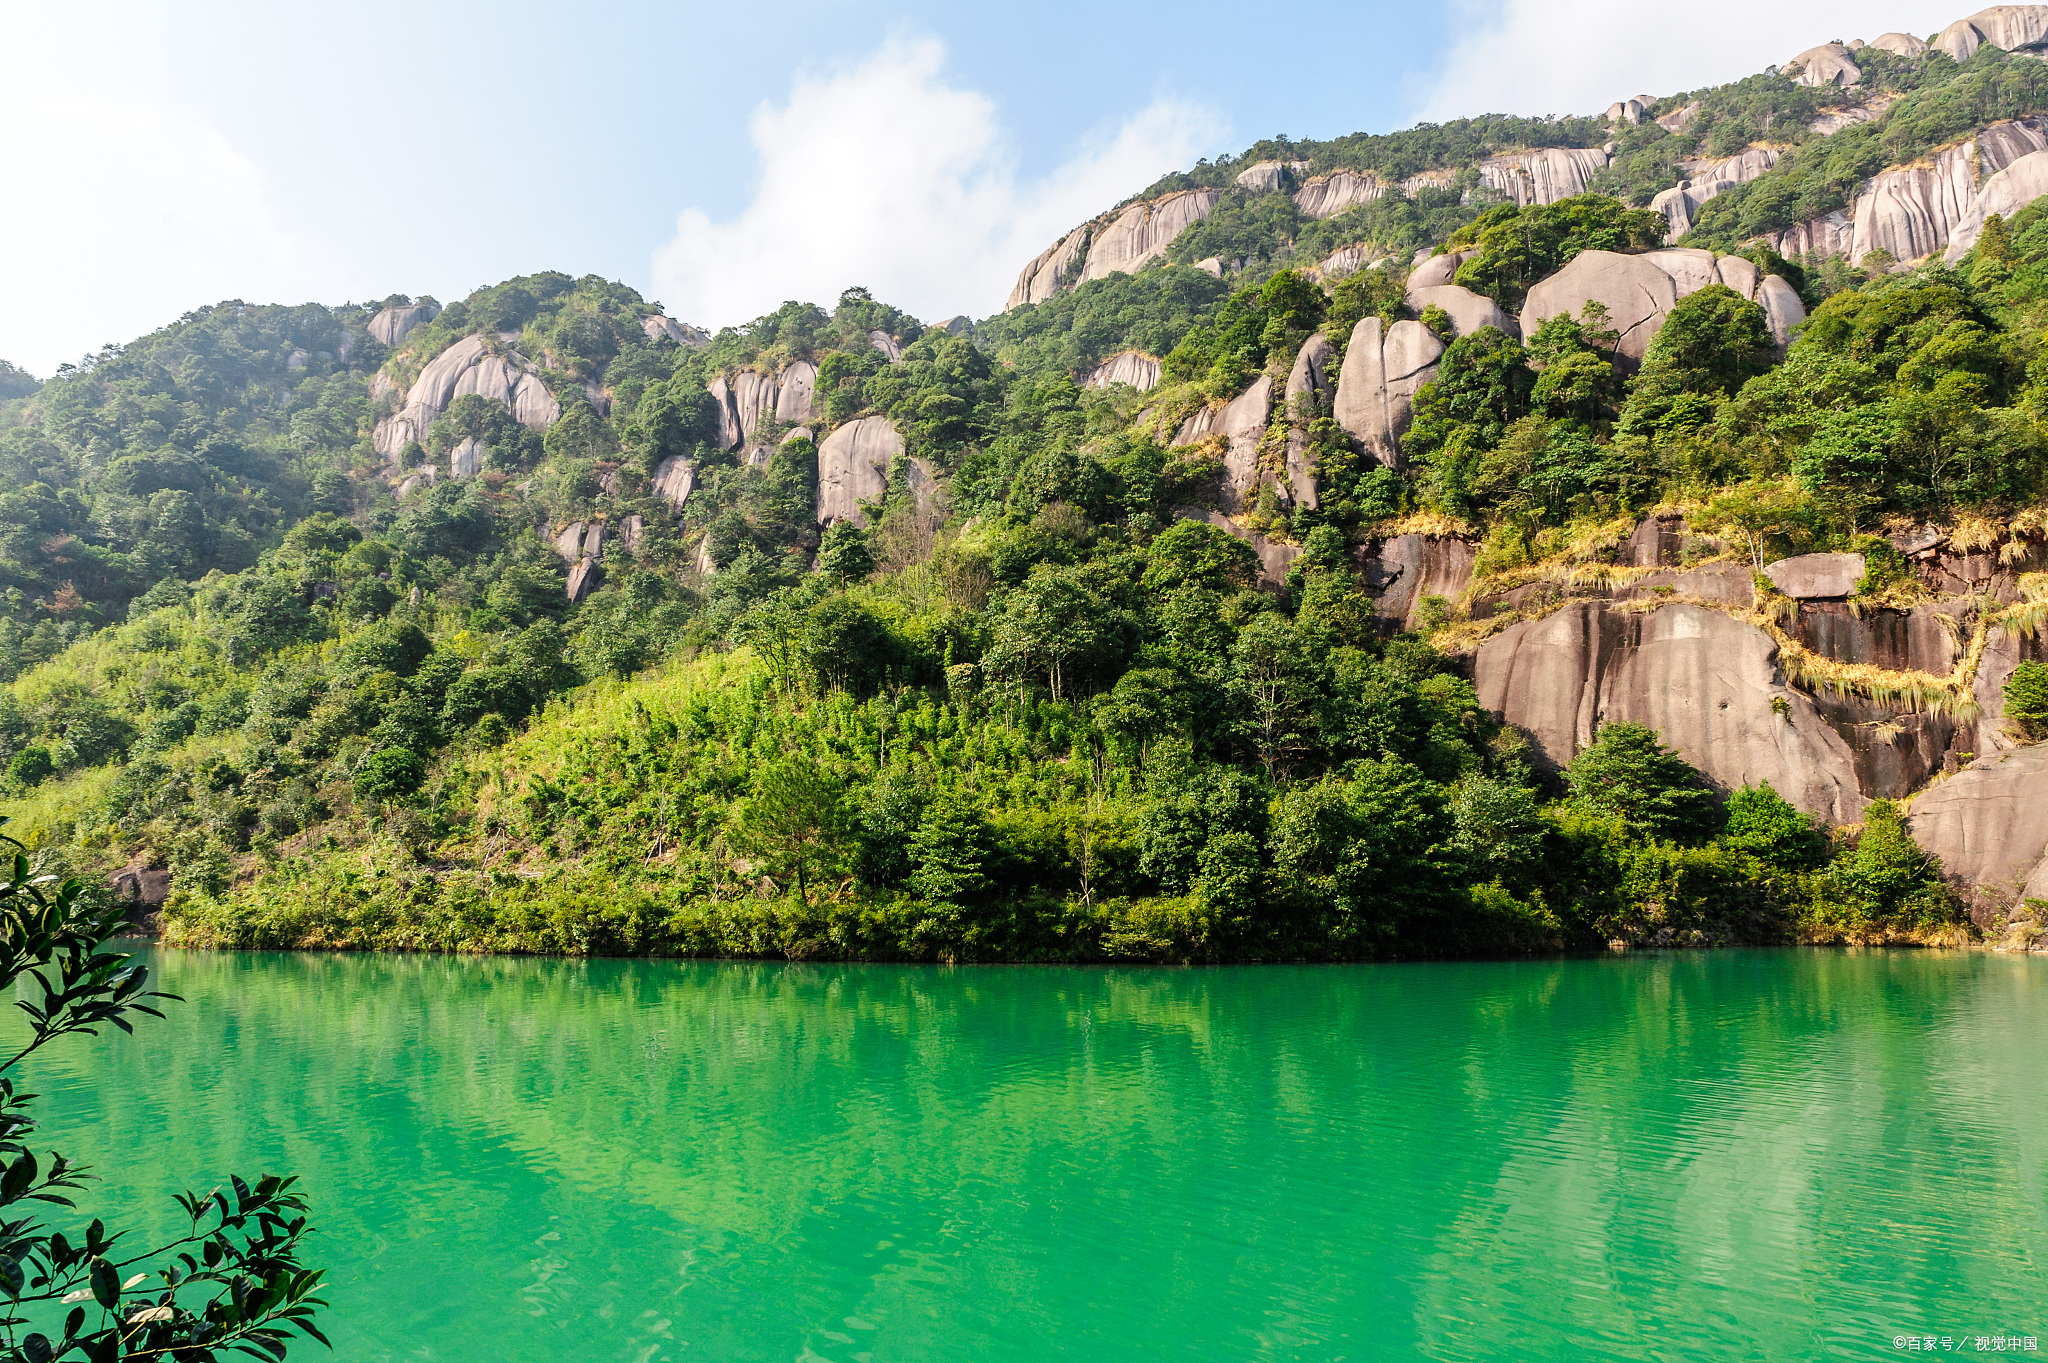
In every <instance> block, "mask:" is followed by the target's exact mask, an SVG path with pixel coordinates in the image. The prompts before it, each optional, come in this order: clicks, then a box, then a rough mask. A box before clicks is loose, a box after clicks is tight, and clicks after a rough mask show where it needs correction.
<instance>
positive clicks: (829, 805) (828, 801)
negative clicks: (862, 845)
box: [733, 753, 846, 904]
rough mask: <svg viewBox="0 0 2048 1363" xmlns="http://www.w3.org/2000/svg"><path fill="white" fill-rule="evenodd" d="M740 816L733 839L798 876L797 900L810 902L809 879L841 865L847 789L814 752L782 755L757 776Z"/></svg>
mask: <svg viewBox="0 0 2048 1363" xmlns="http://www.w3.org/2000/svg"><path fill="white" fill-rule="evenodd" d="M736 815H737V817H736V819H735V821H734V824H733V838H734V841H735V843H736V844H737V845H738V846H739V847H740V849H741V850H742V851H745V852H747V853H749V854H750V855H754V856H759V857H764V858H766V859H767V860H768V861H769V862H770V863H771V864H772V866H773V867H774V868H775V871H776V873H777V874H779V875H782V876H785V877H792V878H794V879H795V881H796V897H797V901H798V902H799V903H804V904H808V903H809V902H810V882H811V880H812V879H813V878H814V877H815V876H816V875H817V874H818V873H819V872H820V871H821V870H824V869H827V868H830V867H832V866H834V865H836V864H837V860H838V854H839V851H840V847H841V845H842V843H843V842H844V840H845V834H846V807H845V788H844V786H843V785H842V783H841V782H840V781H839V779H838V778H837V777H836V776H835V775H833V773H832V772H831V771H830V770H829V769H828V768H827V767H825V766H824V765H823V764H822V763H820V762H819V761H818V760H817V758H816V756H815V755H813V754H809V753H794V754H791V755H789V756H787V757H778V758H776V759H775V760H774V761H772V762H770V763H768V764H767V765H766V766H764V767H763V768H762V769H761V771H760V774H759V775H758V776H756V777H755V778H754V785H753V790H752V792H751V793H750V794H749V795H748V796H747V798H746V799H745V801H743V802H742V803H741V805H740V807H739V809H738V810H737V811H736Z"/></svg>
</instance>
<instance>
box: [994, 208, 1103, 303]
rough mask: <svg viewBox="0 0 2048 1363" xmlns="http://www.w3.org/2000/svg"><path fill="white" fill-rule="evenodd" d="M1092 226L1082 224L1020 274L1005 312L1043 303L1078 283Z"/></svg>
mask: <svg viewBox="0 0 2048 1363" xmlns="http://www.w3.org/2000/svg"><path fill="white" fill-rule="evenodd" d="M1089 227H1090V224H1087V223H1083V224H1082V225H1081V226H1079V227H1076V228H1075V229H1074V230H1073V231H1071V232H1069V233H1067V235H1065V236H1064V237H1061V238H1060V239H1059V240H1058V241H1056V242H1054V243H1053V244H1052V245H1051V246H1048V247H1047V248H1046V249H1045V250H1043V251H1041V252H1039V254H1038V256H1037V258H1036V259H1034V260H1033V261H1032V262H1031V263H1030V264H1029V265H1026V266H1025V267H1024V268H1023V270H1022V271H1020V272H1019V273H1018V275H1017V284H1016V287H1014V288H1012V289H1011V290H1010V297H1009V300H1008V301H1007V302H1005V303H1004V304H1003V311H1004V312H1008V311H1010V310H1011V309H1012V308H1021V307H1024V306H1025V305H1027V304H1030V303H1043V302H1044V301H1045V300H1046V299H1048V298H1050V297H1052V296H1053V295H1054V294H1056V293H1058V292H1059V291H1060V290H1061V289H1063V288H1065V287H1066V286H1067V285H1069V284H1071V283H1073V282H1075V278H1076V277H1077V276H1078V275H1079V274H1080V272H1081V264H1082V262H1083V260H1085V259H1086V252H1087V249H1088V232H1089Z"/></svg>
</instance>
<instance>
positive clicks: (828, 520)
mask: <svg viewBox="0 0 2048 1363" xmlns="http://www.w3.org/2000/svg"><path fill="white" fill-rule="evenodd" d="M902 453H903V436H902V434H901V433H900V432H898V431H897V429H896V425H895V423H894V422H892V421H890V420H889V418H887V417H881V416H864V417H860V418H858V419H856V420H853V421H849V422H847V423H846V424H845V425H844V426H841V427H839V428H838V429H837V430H835V431H833V432H832V434H830V435H828V436H826V437H825V443H824V444H822V445H820V446H819V447H818V524H820V525H836V524H838V523H839V522H841V521H847V522H851V523H852V524H854V525H865V524H867V517H866V513H864V512H863V511H862V510H861V503H863V502H871V501H874V500H875V499H877V498H879V497H880V496H881V495H882V493H883V492H885V491H886V490H887V489H888V486H889V466H890V465H891V464H892V463H894V462H895V460H896V456H898V455H900V454H902Z"/></svg>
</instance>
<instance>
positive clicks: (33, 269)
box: [0, 0, 1959, 376]
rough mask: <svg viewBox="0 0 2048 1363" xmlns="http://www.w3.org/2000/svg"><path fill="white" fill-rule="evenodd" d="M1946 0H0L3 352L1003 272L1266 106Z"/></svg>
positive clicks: (1302, 107)
mask: <svg viewBox="0 0 2048 1363" xmlns="http://www.w3.org/2000/svg"><path fill="white" fill-rule="evenodd" d="M1957 17H1959V14H1958V13H1957V12H1955V10H1954V8H1953V6H1951V5H1947V4H1941V3H1930V2H1929V0H1855V2H1854V3H1850V2H1847V0H1724V2H1723V3H1721V4H1718V5H1716V6H1714V7H1713V11H1712V15H1711V17H1709V16H1707V15H1705V14H1702V13H1700V12H1698V11H1694V12H1691V13H1690V14H1689V16H1688V17H1687V18H1686V19H1685V20H1683V21H1682V24H1683V26H1682V27H1681V26H1680V24H1679V23H1678V22H1675V21H1674V17H1673V12H1672V11H1671V10H1670V9H1669V8H1668V7H1663V6H1654V5H1647V4H1644V3H1642V0H1452V3H1442V4H1429V3H1419V4H1418V3H1413V0H1409V2H1408V3H1389V2H1388V0H1346V2H1345V3H1326V2H1325V0H1303V3H1298V4H1295V5H1292V6H1289V7H1287V8H1285V9H1284V10H1279V11H1261V10H1258V9H1255V8H1248V7H1246V6H1243V5H1227V6H1226V5H1222V4H1212V3H1207V2H1206V0H1183V3H1181V4H1178V5H1176V6H1174V7H1172V8H1171V9H1170V10H1161V9H1153V8H1152V7H1149V6H1112V7H1111V8H1110V9H1108V10H1105V9H1103V8H1102V7H1101V6H1100V5H1099V4H1077V3H1072V2H1071V0H1048V2H1047V3H1038V4H1017V3H1014V0H1013V3H1011V4H1008V5H1002V6H997V5H979V6H963V5H959V4H957V3H937V0H866V3H861V4H852V3H844V2H843V0H840V2H829V3H828V2H826V0H783V3H782V4H780V5H778V6H776V7H774V8H773V9H772V10H768V9H762V10H755V9H753V8H752V7H749V6H735V5H731V4H721V5H711V4H700V3H655V2H654V0H618V2H616V3H606V0H585V2H584V3H582V4H579V5H574V6H569V5H560V4H554V5H543V4H539V3H532V2H531V0H493V3H490V4H488V5H486V4H478V3H452V2H449V0H404V2H401V0H354V3H349V4H344V5H325V6H311V5H279V4H276V3H275V2H274V0H181V3H179V4H176V5H166V4H163V3H162V0H146V2H144V0H97V3H94V4H92V5H83V4H77V3H49V2H46V0H0V50H5V51H7V52H8V53H9V55H10V57H11V59H12V60H11V61H10V62H9V69H8V71H7V74H6V77H5V79H4V80H0V127H5V128H6V129H7V131H8V138H7V151H6V152H5V154H4V156H0V358H5V359H8V360H11V361H13V362H14V363H16V364H20V365H22V366H24V367H25V368H28V369H30V370H31V371H33V372H35V373H37V374H39V375H44V376H47V375H48V374H49V373H50V372H51V371H52V370H54V369H55V368H56V366H57V365H58V364H60V363H64V362H67V361H76V360H77V359H79V358H80V357H82V356H83V355H85V354H87V353H89V352H92V351H95V350H97V349H99V348H100V347H101V346H102V345H105V344H108V343H116V342H121V341H125V340H129V339H132V338H133V337H135V336H138V335H141V334H144V333H146V332H148V331H150V330H152V329H154V328H156V327H159V326H162V325H165V324H166V323H169V322H171V321H174V320H175V319H176V318H177V317H178V316H179V315H180V314H182V313H184V312H186V311H189V310H190V309H192V308H195V307H199V306H202V305H204V304H207V303H213V302H219V301H222V300H224V299H229V298H240V299H243V300H246V301H249V302H283V303H302V302H312V301H318V302H325V303H341V302H346V301H363V300H370V299H381V298H383V297H386V296H387V295H391V294H408V295H413V296H419V295H432V296H434V297H437V298H439V299H441V300H443V301H447V300H449V299H453V298H458V297H461V296H462V295H463V294H465V293H467V292H469V291H470V290H471V289H474V288H476V287H478V286H480V285H484V284H490V283H495V282H497V281H499V280H501V279H505V278H508V277H510V276H512V275H515V274H524V273H530V272H532V271H536V270H545V269H554V270H563V271H566V272H568V273H570V274H577V275H580V274H598V275H603V276H605V277H607V278H611V279H617V280H622V281H624V282H625V283H627V284H630V285H632V286H633V287H634V288H637V289H639V290H640V291H641V292H642V293H643V294H644V295H646V296H647V297H649V298H650V299H653V300H658V301H660V302H661V303H662V304H663V305H664V306H665V307H666V309H667V310H668V312H669V313H670V315H672V316H676V317H679V318H682V319H683V320H686V321H689V322H693V323H697V324H699V325H704V326H710V327H717V326H721V325H726V324H730V323H736V322H742V321H745V320H747V319H748V318H750V317H754V316H757V315H759V314H760V313H762V312H765V311H767V310H769V309H772V308H774V307H775V306H777V305H779V304H780V303H782V302H783V301H784V300H786V299H790V298H800V299H804V300H807V301H814V302H820V303H824V304H827V305H829V304H830V303H831V302H832V301H833V300H834V299H836V298H837V296H838V294H839V292H840V290H841V289H843V288H846V287H847V286H849V285H855V284H858V285H863V286H865V287H867V288H869V289H871V290H872V291H873V292H874V294H875V295H876V296H877V297H878V298H883V299H886V300H887V301H889V302H892V303H895V304H896V305H897V306H899V307H903V308H905V309H907V310H908V311H910V312H911V313H913V314H914V315H916V316H919V317H921V318H925V319H927V320H936V319H940V318H944V317H948V316H951V315H952V314H954V313H960V312H964V313H968V314H970V315H972V316H977V317H979V316H985V315H987V314H988V313H990V312H993V311H995V310H997V309H999V308H1000V307H1001V306H1002V304H1003V300H1004V296H1005V295H1006V294H1007V292H1008V290H1009V287H1010V284H1011V283H1012V281H1013V280H1014V279H1015V277H1016V274H1017V271H1018V270H1019V268H1021V267H1022V266H1023V265H1024V264H1025V263H1026V262H1027V261H1029V260H1030V259H1031V257H1032V256H1034V255H1036V254H1037V253H1038V252H1039V251H1041V250H1043V249H1044V248H1045V247H1046V246H1048V245H1050V244H1051V243H1052V242H1053V240H1054V239H1055V238H1056V237H1057V236H1059V235H1060V234H1061V233H1062V232H1063V231H1065V230H1066V229H1067V228H1070V227H1072V226H1073V225H1075V224H1077V223H1079V222H1081V221H1083V220H1085V219H1086V218H1088V217H1090V216H1092V215H1093V214H1095V213H1097V212H1100V211H1101V210H1102V209H1104V208H1107V207H1109V206H1110V205H1112V204H1114V203H1115V202H1117V201H1118V200H1119V199H1122V198H1124V197H1125V196H1127V195H1129V194H1131V193H1134V192H1136V191H1137V190H1139V189H1142V188H1143V187H1144V186H1145V185H1146V184H1148V183H1150V182H1151V181H1152V180H1154V179H1156V178H1157V177H1158V176H1159V175H1161V174H1163V173H1165V172H1166V171H1169V170H1173V169H1176V168H1181V167H1185V166H1187V165H1190V164H1192V163H1193V162H1194V160H1195V159H1196V158H1198V157H1202V156H1214V155H1217V154H1219V153H1224V152H1236V151H1239V150H1241V149H1243V148H1244V147H1245V146H1248V145H1249V144H1250V143H1252V142H1253V141H1255V140H1257V139H1259V138H1261V137H1269V136H1273V135H1276V134H1286V135H1289V136H1293V137H1333V136H1338V135H1342V134H1344V133H1350V132H1358V131H1367V132H1387V131H1392V130H1394V129H1397V128H1403V127H1408V126H1410V125H1412V124H1414V123H1415V122H1417V121H1418V120H1422V119H1431V120H1441V119H1447V118H1455V117H1460V116H1464V115H1470V114H1479V113H1490V112H1504V113H1521V114H1549V113H1595V112H1598V111H1600V110H1602V109H1604V108H1606V106H1607V105H1608V104H1609V103H1611V102H1612V101H1613V100H1615V99H1617V98H1621V97H1624V96H1627V95H1634V94H1653V95H1661V94H1665V93H1670V92H1675V91H1678V90H1683V89H1690V88H1697V87H1699V86H1704V85H1710V84H1714V83H1717V82H1720V81H1725V80H1731V79H1735V78H1738V77H1740V76H1743V75H1747V74H1749V73H1751V72H1754V71H1758V70H1761V69H1762V68H1763V67H1764V66H1766V65H1769V64H1772V63H1777V62H1782V61H1784V60H1786V59H1787V58H1789V57H1791V56H1792V55H1793V54H1794V53H1796V52H1799V51H1801V50H1803V49H1805V48H1807V47H1810V46H1813V45H1815V44H1817V43H1821V42H1826V41H1829V40H1831V39H1837V38H1840V39H1847V38H1854V37H1862V38H1866V39H1867V38H1873V37H1876V36H1877V34H1878V33H1879V32H1882V31H1886V30H1890V29H1897V30H1900V31H1904V32H1911V33H1917V34H1920V35H1922V36H1925V35H1927V34H1929V33H1931V32H1933V31H1934V30H1936V29H1938V28H1940V27H1942V26H1943V25H1944V24H1946V23H1947V22H1948V21H1949V20H1951V19H1954V18H1957Z"/></svg>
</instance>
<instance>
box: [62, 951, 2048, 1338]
mask: <svg viewBox="0 0 2048 1363" xmlns="http://www.w3.org/2000/svg"><path fill="white" fill-rule="evenodd" d="M156 961H157V964H158V967H159V969H160V971H161V973H162V976H163V978H164V980H165V981H166V987H168V988H171V989H173V990H175V991H177V992H179V993H181V994H183V995H185V997H186V999H187V1002H186V1003H184V1004H182V1005H173V1006H172V1007H171V1009H170V1010H169V1011H170V1017H169V1019H168V1020H167V1021H165V1022H161V1023H145V1024H144V1025H143V1026H141V1027H140V1028H139V1030H138V1034H137V1035H135V1036H134V1037H128V1038H124V1037H119V1036H114V1037H111V1038H109V1039H105V1040H102V1041H100V1042H94V1041H91V1040H79V1041H74V1042H70V1043H66V1044H65V1045H64V1047H63V1048H62V1049H61V1050H60V1051H59V1052H58V1053H57V1054H55V1055H53V1056H51V1057H50V1058H49V1059H48V1060H46V1061H41V1062H39V1063H38V1064H37V1065H36V1067H35V1069H34V1072H33V1075H32V1077H33V1079H34V1080H35V1081H36V1082H35V1084H34V1087H36V1088H37V1089H38V1090H39V1091H40V1092H42V1093H43V1094H44V1095H45V1097H44V1111H45V1114H46V1118H45V1120H46V1126H45V1130H44V1133H43V1139H42V1142H41V1143H42V1144H46V1145H54V1146H57V1147H59V1148H61V1149H64V1150H66V1151H67V1152H69V1153H72V1154H75V1155H80V1156H84V1157H86V1158H88V1159H91V1160H94V1161H95V1162H98V1161H99V1160H101V1159H103V1158H104V1157H105V1155H106V1153H107V1152H109V1151H114V1150H132V1151H140V1152H145V1153H146V1160H133V1159H130V1160H124V1162H123V1163H122V1164H121V1165H119V1166H118V1167H116V1168H113V1169H111V1170H109V1171H108V1172H109V1173H110V1177H108V1178H107V1180H106V1181H105V1183H104V1184H103V1185H102V1187H101V1189H100V1190H99V1191H101V1192H103V1193H104V1194H105V1195H106V1197H105V1199H98V1198H92V1199H88V1201H87V1202H86V1203H85V1204H84V1205H86V1206H88V1207H89V1206H92V1205H110V1204H112V1203H113V1202H114V1201H116V1200H126V1199H131V1198H142V1199H144V1200H143V1202H142V1203H141V1205H144V1206H163V1207H166V1208H167V1207H168V1200H167V1198H165V1197H162V1196H161V1195H162V1194H165V1193H167V1192H168V1191H169V1190H170V1188H171V1187H173V1186H183V1185H186V1184H192V1185H198V1186H211V1185H212V1184H213V1183H214V1182H216V1181H219V1180H221V1179H223V1178H224V1177H225V1175H226V1174H228V1173H230V1172H235V1171H241V1172H256V1171H260V1170H264V1169H279V1170H291V1171H296V1172H298V1173H299V1174H301V1175H303V1177H304V1184H305V1189H306V1191H307V1192H308V1193H309V1195H310V1196H311V1197H312V1199H313V1200H314V1203H315V1208H316V1212H317V1216H316V1222H317V1224H318V1225H319V1227H320V1228H321V1234H320V1235H319V1237H318V1240H317V1245H316V1248H315V1252H314V1256H313V1257H314V1258H315V1259H316V1260H317V1261H318V1262H321V1263H324V1264H326V1265H327V1266H329V1267H330V1269H331V1284H330V1287H331V1290H330V1292H329V1294H328V1295H329V1297H330V1298H331V1300H332V1302H333V1307H332V1310H331V1311H330V1312H329V1313H328V1317H327V1324H328V1326H329V1328H330V1330H331V1331H332V1334H333V1336H334V1339H335V1342H336V1345H337V1350H336V1353H335V1355H334V1356H335V1357H336V1358H339V1359H343V1360H349V1361H350V1363H356V1361H357V1360H369V1361H372V1363H376V1361H381V1360H414V1359H431V1360H493V1361H494V1363H495V1361H496V1360H522V1361H523V1360H551V1361H552V1360H560V1359H579V1360H582V1359H588V1360H614V1359H616V1360H636V1361H637V1363H654V1360H688V1359H773V1360H819V1359H826V1360H848V1363H867V1360H877V1361H880V1360H1008V1359H1048V1358H1052V1359H1090V1360H1095V1359H1104V1360H1107V1359H1139V1358H1146V1359H1154V1358H1156V1359H1275V1360H1278V1359H1378V1358H1394V1357H1401V1358H1414V1357H1419V1358H1426V1359H1498V1358H1530V1359H1547V1358H1558V1359H1566V1358H1569V1359H1574V1360H1577V1359H1644V1358H1652V1359H1696V1358H1702V1357H1709V1356H1711V1357H1717V1358H1756V1359H1808V1358H1820V1357H1843V1358H1875V1357H1898V1356H1901V1354H1902V1352H1903V1351H1901V1350H1900V1349H1898V1348H1897V1347H1895V1339H1896V1338H1897V1337H1898V1336H1901V1335H1905V1334H1909V1333H1910V1334H1932V1335H1935V1336H1937V1337H1938V1336H1942V1335H1948V1336H1951V1337H1955V1338H1958V1339H1967V1340H1969V1341H1970V1344H1969V1346H1968V1347H1969V1349H1970V1351H1972V1352H1974V1337H1975V1336H1976V1335H1978V1334H1983V1335H1988V1336H1998V1335H2006V1336H2011V1335H2023V1334H2033V1335H2037V1336H2048V1305H2044V1304H2048V1081H2044V1077H2043V1064H2042V1060H2043V1047H2044V1043H2048V961H2043V960H2031V961H2030V960H2025V959H2020V960H2014V959H2010V958H2006V957H1998V956H1991V955H1987V954H1981V953H1964V952H1958V953H1947V952H1913V953H1906V952H1897V953H1894V952H1863V953H1849V954H1843V953H1834V952H1820V951H1771V952H1724V953H1718V954H1693V955H1667V956H1640V957H1626V958H1614V959H1598V960H1571V961H1538V962H1511V963H1494V962H1490V963H1473V964H1455V965H1395V966H1352V967H1305V968H1270V967H1265V968H1241V969H1212V970H1109V969H1083V968H956V969H948V968H919V967H885V966H803V965H774V966H769V965H753V964H674V963H651V962H570V961H535V960H505V959H449V958H440V957H361V956H356V957H350V956H329V955H304V956H295V955H228V954H206V953H176V952H167V953H159V954H157V955H156ZM295 1356H296V1352H295ZM320 1356H324V1353H323V1351H321V1350H318V1349H317V1348H313V1349H311V1352H310V1353H309V1354H308V1357H320ZM2036 1356H2037V1357H2038V1356H2039V1355H2038V1354H2037V1355H2036Z"/></svg>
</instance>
